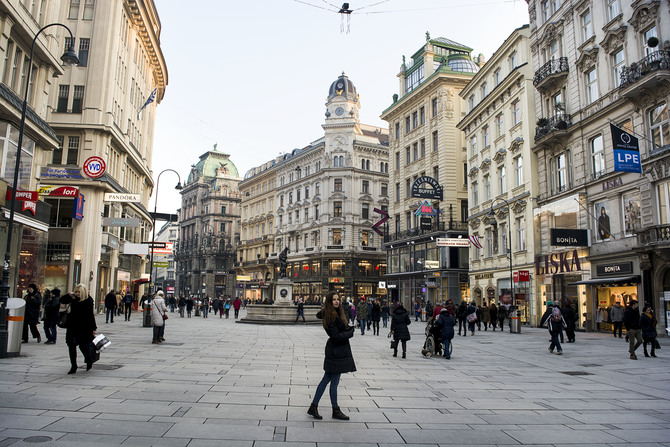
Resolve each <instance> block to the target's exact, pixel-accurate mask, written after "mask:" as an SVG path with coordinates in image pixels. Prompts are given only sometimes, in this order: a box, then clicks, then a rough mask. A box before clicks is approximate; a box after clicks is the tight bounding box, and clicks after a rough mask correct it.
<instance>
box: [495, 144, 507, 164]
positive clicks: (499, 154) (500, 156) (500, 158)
mask: <svg viewBox="0 0 670 447" xmlns="http://www.w3.org/2000/svg"><path fill="white" fill-rule="evenodd" d="M505 155H507V149H505V148H500V149H498V150H497V151H496V154H495V155H494V156H493V160H494V161H495V162H496V163H498V164H500V163H502V162H504V161H505Z"/></svg>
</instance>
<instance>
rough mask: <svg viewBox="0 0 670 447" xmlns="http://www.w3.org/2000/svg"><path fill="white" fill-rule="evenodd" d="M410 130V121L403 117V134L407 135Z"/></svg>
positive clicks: (407, 117)
mask: <svg viewBox="0 0 670 447" xmlns="http://www.w3.org/2000/svg"><path fill="white" fill-rule="evenodd" d="M411 130H412V127H411V126H410V120H409V116H406V117H405V133H406V134H407V133H409V132H410V131H411Z"/></svg>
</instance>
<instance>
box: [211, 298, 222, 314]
mask: <svg viewBox="0 0 670 447" xmlns="http://www.w3.org/2000/svg"><path fill="white" fill-rule="evenodd" d="M220 303H221V298H219V297H218V296H217V297H215V298H214V299H213V300H212V310H213V311H214V316H215V317H216V316H217V314H218V313H219V304H220Z"/></svg>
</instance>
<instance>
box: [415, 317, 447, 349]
mask: <svg viewBox="0 0 670 447" xmlns="http://www.w3.org/2000/svg"><path fill="white" fill-rule="evenodd" d="M425 334H426V341H425V342H424V343H423V349H421V354H423V355H424V356H425V357H432V356H434V355H438V356H440V355H444V351H443V349H444V343H443V341H442V328H440V327H439V326H438V325H437V318H435V317H431V318H430V319H429V320H428V322H427V323H426V329H425ZM448 349H449V354H451V350H452V347H451V342H450V343H449V348H448Z"/></svg>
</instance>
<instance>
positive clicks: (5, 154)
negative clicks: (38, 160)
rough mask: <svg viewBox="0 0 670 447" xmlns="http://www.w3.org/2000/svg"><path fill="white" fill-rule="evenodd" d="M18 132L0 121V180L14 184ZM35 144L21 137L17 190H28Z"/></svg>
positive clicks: (26, 137) (28, 138) (25, 137)
mask: <svg viewBox="0 0 670 447" xmlns="http://www.w3.org/2000/svg"><path fill="white" fill-rule="evenodd" d="M18 135H19V130H18V128H17V127H14V126H12V125H11V124H9V123H7V122H6V121H0V178H3V179H5V180H7V181H9V182H11V183H12V184H13V183H14V168H15V166H16V147H17V145H18ZM34 153H35V142H34V141H33V140H32V139H31V138H30V137H28V135H23V143H22V150H21V161H20V166H19V182H18V183H19V189H24V190H29V189H30V178H31V175H32V166H33V155H34Z"/></svg>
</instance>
